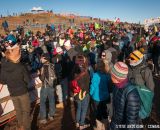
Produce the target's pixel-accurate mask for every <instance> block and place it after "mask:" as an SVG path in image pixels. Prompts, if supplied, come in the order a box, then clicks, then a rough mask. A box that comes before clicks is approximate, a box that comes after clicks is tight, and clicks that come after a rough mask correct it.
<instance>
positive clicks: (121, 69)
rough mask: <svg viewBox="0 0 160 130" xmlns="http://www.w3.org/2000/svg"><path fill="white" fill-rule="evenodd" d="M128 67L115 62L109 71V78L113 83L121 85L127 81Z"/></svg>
mask: <svg viewBox="0 0 160 130" xmlns="http://www.w3.org/2000/svg"><path fill="white" fill-rule="evenodd" d="M127 75H128V66H127V65H126V64H125V63H123V62H117V63H116V64H115V65H114V66H113V67H112V70H111V78H112V81H113V83H121V82H123V81H124V80H126V79H127Z"/></svg>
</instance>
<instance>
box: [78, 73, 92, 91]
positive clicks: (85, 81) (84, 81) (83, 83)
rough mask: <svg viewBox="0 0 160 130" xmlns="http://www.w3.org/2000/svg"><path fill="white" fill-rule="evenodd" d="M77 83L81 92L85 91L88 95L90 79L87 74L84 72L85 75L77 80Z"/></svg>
mask: <svg viewBox="0 0 160 130" xmlns="http://www.w3.org/2000/svg"><path fill="white" fill-rule="evenodd" d="M77 83H78V85H79V86H80V87H81V89H82V90H83V91H86V92H87V93H89V83H90V77H89V73H88V72H86V74H85V75H83V77H81V78H80V79H78V81H77Z"/></svg>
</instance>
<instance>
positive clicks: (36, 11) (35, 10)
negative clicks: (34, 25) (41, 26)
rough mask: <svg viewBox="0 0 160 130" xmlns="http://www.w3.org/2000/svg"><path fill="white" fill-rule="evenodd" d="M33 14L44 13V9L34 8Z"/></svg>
mask: <svg viewBox="0 0 160 130" xmlns="http://www.w3.org/2000/svg"><path fill="white" fill-rule="evenodd" d="M31 12H33V13H39V12H44V9H42V7H33V8H32V9H31Z"/></svg>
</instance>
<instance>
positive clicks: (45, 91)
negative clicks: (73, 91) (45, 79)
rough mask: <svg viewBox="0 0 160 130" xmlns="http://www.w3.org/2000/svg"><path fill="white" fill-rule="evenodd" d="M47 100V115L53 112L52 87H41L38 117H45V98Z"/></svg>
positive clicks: (52, 114) (51, 114) (53, 98)
mask: <svg viewBox="0 0 160 130" xmlns="http://www.w3.org/2000/svg"><path fill="white" fill-rule="evenodd" d="M47 97H48V100H49V116H54V114H55V109H56V108H55V97H54V88H53V87H45V88H44V87H42V88H41V93H40V118H41V119H46V99H47Z"/></svg>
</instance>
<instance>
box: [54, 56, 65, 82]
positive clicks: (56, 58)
mask: <svg viewBox="0 0 160 130" xmlns="http://www.w3.org/2000/svg"><path fill="white" fill-rule="evenodd" d="M52 62H53V64H54V65H55V73H56V76H57V78H58V82H60V81H61V79H62V69H65V68H62V56H61V55H59V54H57V55H55V56H54V57H53V59H52Z"/></svg>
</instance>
